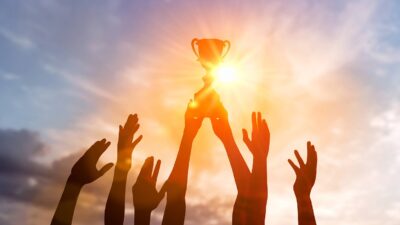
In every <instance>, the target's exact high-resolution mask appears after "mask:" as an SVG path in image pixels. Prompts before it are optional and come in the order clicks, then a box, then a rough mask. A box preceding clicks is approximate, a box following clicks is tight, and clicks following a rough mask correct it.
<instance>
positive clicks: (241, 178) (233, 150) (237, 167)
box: [221, 134, 250, 191]
mask: <svg viewBox="0 0 400 225" xmlns="http://www.w3.org/2000/svg"><path fill="white" fill-rule="evenodd" d="M221 140H222V143H223V144H224V147H225V150H226V153H227V154H228V159H229V163H230V165H231V167H232V172H233V176H234V179H235V183H236V186H237V188H238V190H239V191H240V190H243V188H242V187H241V186H242V185H244V184H248V183H249V177H250V171H249V168H248V167H247V164H246V162H245V161H244V159H243V157H242V155H241V154H240V151H239V148H238V147H237V145H236V142H235V140H234V139H233V136H232V134H228V135H227V136H226V137H224V138H223V139H221Z"/></svg>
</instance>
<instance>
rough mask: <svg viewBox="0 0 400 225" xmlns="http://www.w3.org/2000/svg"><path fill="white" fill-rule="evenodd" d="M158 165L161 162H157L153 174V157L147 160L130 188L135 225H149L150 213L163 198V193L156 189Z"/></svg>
mask: <svg viewBox="0 0 400 225" xmlns="http://www.w3.org/2000/svg"><path fill="white" fill-rule="evenodd" d="M160 165H161V161H160V160H158V161H157V164H156V166H155V168H154V172H153V166H154V157H149V158H147V159H146V161H145V162H144V164H143V166H142V169H141V170H140V173H139V176H138V178H137V180H136V183H135V184H134V185H133V187H132V196H133V205H134V207H135V225H149V224H150V217H151V212H152V211H153V210H154V209H155V208H157V206H158V204H159V203H160V201H161V200H162V198H163V197H164V194H165V193H163V192H158V191H157V189H156V183H157V177H158V172H159V171H160Z"/></svg>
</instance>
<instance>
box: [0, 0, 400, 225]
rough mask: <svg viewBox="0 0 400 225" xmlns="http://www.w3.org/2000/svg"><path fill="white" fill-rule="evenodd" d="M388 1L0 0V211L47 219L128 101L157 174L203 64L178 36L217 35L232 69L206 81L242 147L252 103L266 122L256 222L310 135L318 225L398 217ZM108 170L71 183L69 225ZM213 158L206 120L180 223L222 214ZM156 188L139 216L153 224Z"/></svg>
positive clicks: (276, 216) (399, 105)
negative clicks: (262, 199)
mask: <svg viewBox="0 0 400 225" xmlns="http://www.w3.org/2000/svg"><path fill="white" fill-rule="evenodd" d="M399 11H400V2H399V1H396V0H385V1H372V0H351V1H345V0H339V1H315V0H304V1H297V0H283V1H278V0H269V1H267V0H265V1H262V0H254V1H244V0H243V1H239V0H234V1H224V0H217V1H216V0H214V1H211V0H202V1H184V0H147V1H128V0H114V1H111V0H110V1H96V2H95V1H77V0H73V1H59V0H36V1H32V0H0V224H4V225H9V224H31V225H36V224H46V223H49V222H50V220H51V217H52V214H53V213H54V209H55V207H56V205H57V203H58V199H59V197H60V195H61V192H62V189H63V186H64V184H65V181H66V179H67V177H68V174H69V171H70V168H71V167H72V165H73V164H74V162H75V161H76V159H77V158H78V157H79V156H80V155H82V153H83V152H84V150H85V149H87V148H88V147H89V146H90V145H91V144H92V143H94V142H95V141H96V140H99V139H102V138H107V139H109V140H110V141H111V142H112V144H111V146H110V148H109V150H108V151H107V152H106V153H105V155H104V156H103V157H102V158H101V161H102V162H103V163H107V162H113V161H115V159H116V141H117V135H118V125H119V124H122V123H124V122H125V120H126V118H127V116H128V115H129V114H130V113H137V114H138V115H139V120H140V124H141V127H140V130H139V132H140V134H143V136H144V138H143V140H142V142H141V143H140V144H139V145H138V146H137V148H136V149H135V150H134V153H133V164H134V166H133V168H132V171H131V173H130V175H129V182H128V187H127V196H126V198H127V199H126V206H127V209H126V216H125V223H126V224H132V223H133V206H132V200H131V198H132V196H131V193H130V187H131V186H132V183H133V182H134V181H135V179H136V174H137V170H138V169H139V168H140V167H141V165H142V163H143V161H144V159H145V158H146V157H147V156H150V155H153V156H155V158H157V159H161V160H162V165H161V171H160V177H159V184H158V186H160V185H161V184H162V182H163V181H164V180H165V179H166V178H167V176H168V174H169V173H170V171H171V168H172V165H173V163H174V160H175V157H176V153H177V150H178V145H179V141H180V138H181V135H182V130H183V125H184V119H183V115H184V112H185V108H186V105H187V103H188V101H189V100H190V99H191V98H193V94H194V93H195V92H197V91H198V90H199V89H200V88H201V87H202V80H201V77H202V76H203V75H204V71H203V69H202V68H201V66H200V65H199V63H198V61H196V56H195V55H194V53H193V52H192V49H191V46H190V43H191V40H192V39H193V38H219V39H222V40H229V41H230V42H231V49H230V51H229V52H228V54H227V56H226V58H225V62H226V63H229V64H231V65H235V68H236V75H237V79H236V80H235V81H234V82H232V83H230V84H221V85H219V86H217V87H216V88H217V91H218V93H219V94H220V96H221V100H222V101H223V103H224V105H225V107H226V108H227V110H228V113H229V120H230V123H231V126H232V129H233V132H234V136H235V139H236V141H237V143H238V145H239V148H240V150H241V153H242V155H243V156H244V158H245V159H246V161H247V163H248V166H249V167H250V166H251V155H250V152H249V151H248V150H247V148H246V146H245V145H244V144H243V142H242V137H241V129H242V128H248V129H250V124H251V122H250V119H251V112H252V111H260V112H262V114H263V116H264V117H265V118H266V119H267V121H268V125H269V128H270V131H271V146H270V152H269V155H268V186H269V190H268V191H269V198H268V203H267V216H266V223H268V224H275V225H283V224H295V223H297V210H296V201H295V196H294V193H293V190H292V186H293V183H294V180H295V174H294V172H293V171H292V169H291V167H290V166H289V164H288V163H287V159H288V158H292V159H293V157H294V155H293V150H294V149H298V150H299V151H300V154H302V155H304V154H305V152H306V149H305V148H306V142H307V141H308V140H311V141H312V142H313V144H314V145H315V146H316V149H317V152H318V160H319V161H318V172H317V180H316V184H315V186H314V188H313V191H312V194H311V197H312V201H313V205H314V211H315V215H316V219H317V222H318V223H319V224H327V225H330V224H354V225H358V224H360V225H361V224H363V225H378V224H379V225H396V224H399V223H400V214H399V212H400V183H399V182H398V177H399V174H400V142H399V140H400V89H399V88H398V87H399V85H400V74H399V71H400V48H399V46H400V14H399ZM111 180H112V173H107V174H106V175H105V176H104V177H102V178H100V179H99V180H98V181H96V182H94V183H92V184H90V185H88V186H87V187H85V188H84V190H83V191H82V193H81V196H80V198H79V201H78V205H77V208H76V212H75V217H74V224H87V223H88V222H91V223H93V222H97V223H99V224H100V223H102V222H103V210H104V205H105V201H106V198H107V194H108V191H109V189H110V186H111ZM235 196H236V192H235V183H234V180H233V176H232V172H231V169H230V167H229V161H228V159H227V156H226V153H225V151H224V149H223V146H222V144H221V143H220V141H219V140H218V139H217V138H216V137H215V135H214V134H213V132H212V129H211V126H210V123H209V121H205V122H203V126H202V128H201V130H200V132H199V134H198V137H197V138H196V140H195V142H194V144H193V153H192V158H191V162H190V172H189V185H188V193H187V196H186V197H187V198H186V199H187V213H186V224H231V214H232V206H233V202H234V199H235ZM164 206H165V202H164V201H163V202H162V203H161V204H160V206H159V207H158V208H157V210H156V211H155V212H154V213H153V215H152V224H160V221H161V218H162V213H163V209H164V208H163V207H164Z"/></svg>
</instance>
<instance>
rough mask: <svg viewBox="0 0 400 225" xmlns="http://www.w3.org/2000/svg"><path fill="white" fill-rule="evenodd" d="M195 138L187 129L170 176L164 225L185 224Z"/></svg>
mask: <svg viewBox="0 0 400 225" xmlns="http://www.w3.org/2000/svg"><path fill="white" fill-rule="evenodd" d="M193 139H194V136H193V135H190V134H188V132H186V130H185V131H184V132H183V137H182V140H181V144H180V147H179V151H178V155H177V157H176V161H175V164H174V167H173V169H172V172H171V175H170V177H169V178H168V191H167V204H166V206H165V211H164V217H163V221H162V224H163V225H179V224H182V225H183V223H184V220H185V212H186V202H185V195H186V188H187V180H188V173H189V161H190V153H191V149H192V143H193Z"/></svg>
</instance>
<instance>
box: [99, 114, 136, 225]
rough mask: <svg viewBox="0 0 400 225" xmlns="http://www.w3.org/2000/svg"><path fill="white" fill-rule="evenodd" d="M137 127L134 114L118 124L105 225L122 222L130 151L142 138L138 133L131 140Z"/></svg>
mask: <svg viewBox="0 0 400 225" xmlns="http://www.w3.org/2000/svg"><path fill="white" fill-rule="evenodd" d="M138 129H139V124H138V117H137V115H136V114H135V115H129V117H128V119H127V121H126V123H125V125H124V126H119V136H118V149H117V165H116V167H115V170H114V178H113V183H112V185H111V190H110V193H109V195H108V199H107V203H106V209H105V215H104V222H105V224H106V225H122V224H123V223H124V215H125V191H126V179H127V176H128V172H129V169H130V168H131V165H132V162H131V161H132V159H131V157H132V151H133V149H134V148H135V147H136V145H137V144H138V143H139V142H140V140H141V139H142V136H141V135H140V136H139V137H138V138H136V139H135V140H134V141H133V137H134V135H135V133H136V131H137V130H138Z"/></svg>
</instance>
